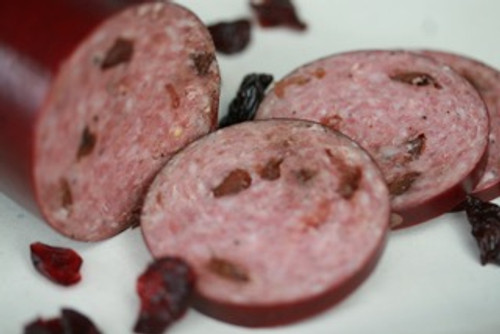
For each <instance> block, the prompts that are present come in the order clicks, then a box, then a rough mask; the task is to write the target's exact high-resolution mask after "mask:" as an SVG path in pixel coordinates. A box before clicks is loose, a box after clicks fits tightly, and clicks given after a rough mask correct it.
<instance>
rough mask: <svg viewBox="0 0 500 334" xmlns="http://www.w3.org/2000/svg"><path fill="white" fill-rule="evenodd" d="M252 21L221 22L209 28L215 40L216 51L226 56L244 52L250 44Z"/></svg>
mask: <svg viewBox="0 0 500 334" xmlns="http://www.w3.org/2000/svg"><path fill="white" fill-rule="evenodd" d="M250 28H251V26H250V21H249V20H247V19H240V20H236V21H232V22H220V23H217V24H212V25H210V26H208V31H210V35H212V39H213V40H214V44H215V49H216V50H217V51H219V52H220V53H224V54H228V55H230V54H235V53H238V52H241V51H243V50H244V49H245V48H246V47H247V45H248V43H250Z"/></svg>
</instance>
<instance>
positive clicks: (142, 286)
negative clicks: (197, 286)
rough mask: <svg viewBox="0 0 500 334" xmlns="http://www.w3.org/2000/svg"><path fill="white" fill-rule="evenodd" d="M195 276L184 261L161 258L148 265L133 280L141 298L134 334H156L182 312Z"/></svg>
mask: <svg viewBox="0 0 500 334" xmlns="http://www.w3.org/2000/svg"><path fill="white" fill-rule="evenodd" d="M194 283H195V275H194V272H193V271H192V269H191V268H190V267H189V266H188V264H187V263H186V262H184V261H183V260H182V259H179V258H172V257H165V258H161V259H157V260H156V261H155V262H153V263H152V264H150V265H149V266H148V268H147V269H146V271H145V272H144V273H143V274H142V275H141V276H139V279H138V280H137V294H138V295H139V298H140V299H141V310H140V313H139V318H138V319H137V322H136V324H135V327H134V331H135V332H136V333H143V334H160V333H163V331H164V330H165V329H166V328H167V327H168V326H169V325H170V324H171V323H172V322H174V321H175V320H177V319H179V318H181V317H182V316H183V315H184V313H185V312H186V310H187V308H188V306H189V303H190V297H191V292H192V290H193V287H194Z"/></svg>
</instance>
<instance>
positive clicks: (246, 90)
mask: <svg viewBox="0 0 500 334" xmlns="http://www.w3.org/2000/svg"><path fill="white" fill-rule="evenodd" d="M272 81H273V76H272V75H270V74H256V73H252V74H248V75H246V76H245V77H244V78H243V81H242V83H241V85H240V87H239V89H238V92H237V93H236V97H235V98H234V99H233V100H232V101H231V103H230V104H229V110H228V112H227V115H226V116H224V117H223V118H222V119H221V121H220V123H219V127H220V128H223V127H226V126H229V125H233V124H236V123H241V122H244V121H248V120H252V119H253V118H254V117H255V113H256V112H257V108H258V107H259V105H260V103H261V102H262V99H264V96H265V92H266V89H267V87H268V86H269V85H270V84H271V82H272Z"/></svg>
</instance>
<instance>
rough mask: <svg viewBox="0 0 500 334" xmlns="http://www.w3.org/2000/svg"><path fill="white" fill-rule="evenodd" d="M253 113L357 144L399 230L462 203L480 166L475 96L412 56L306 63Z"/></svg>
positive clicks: (484, 126) (482, 119)
mask: <svg viewBox="0 0 500 334" xmlns="http://www.w3.org/2000/svg"><path fill="white" fill-rule="evenodd" d="M256 117H257V119H265V118H300V119H308V120H314V121H318V122H321V123H322V124H325V125H327V126H329V127H331V128H333V129H336V130H339V131H341V132H343V133H345V134H346V135H348V136H349V137H351V138H353V139H354V140H356V141H357V142H359V143H360V145H361V146H362V147H364V148H365V149H367V150H368V152H369V153H370V154H371V155H372V156H373V157H374V159H375V161H376V162H377V164H378V165H379V166H380V168H381V169H382V172H383V174H384V177H385V179H386V181H387V183H388V187H389V191H390V193H391V197H392V210H393V211H394V212H395V214H396V215H395V216H394V217H395V218H396V219H394V221H395V222H397V223H399V226H400V227H401V226H408V225H411V224H415V223H419V222H423V221H426V220H428V219H430V218H433V217H436V216H438V215H440V214H442V213H444V212H447V211H448V210H449V209H451V208H453V207H454V206H455V205H456V204H458V203H460V202H461V201H462V200H463V199H464V197H465V193H466V192H468V191H471V190H472V189H473V187H474V185H475V184H476V183H477V181H478V179H479V177H480V175H481V172H482V168H483V167H484V163H485V161H486V159H485V149H486V147H487V142H488V126H489V124H488V114H487V111H486V108H485V105H484V103H483V101H482V100H481V98H480V97H479V95H478V93H477V91H476V90H475V89H474V88H473V87H472V86H471V85H470V84H469V83H468V82H467V81H466V80H465V79H463V78H462V77H461V76H460V75H458V74H457V73H456V72H454V71H452V70H451V69H450V68H449V67H447V66H444V65H441V64H439V63H437V62H435V61H433V60H432V59H430V58H428V57H425V56H421V55H417V54H414V53H410V52H404V51H359V52H350V53H344V54H338V55H333V56H331V57H327V58H324V59H321V60H318V61H315V62H312V63H310V64H308V65H305V66H303V67H301V68H299V69H297V70H295V71H294V72H292V73H291V74H289V75H288V76H286V77H285V78H283V79H282V80H281V81H279V82H278V83H276V85H275V86H274V88H273V90H272V91H271V92H270V93H269V94H268V96H267V97H266V98H265V100H264V101H263V102H262V104H261V106H260V109H259V110H258V111H257V116H256Z"/></svg>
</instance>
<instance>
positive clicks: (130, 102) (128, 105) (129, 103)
mask: <svg viewBox="0 0 500 334" xmlns="http://www.w3.org/2000/svg"><path fill="white" fill-rule="evenodd" d="M133 109H134V101H133V99H127V102H125V112H127V113H128V112H131V111H132V110H133Z"/></svg>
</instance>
